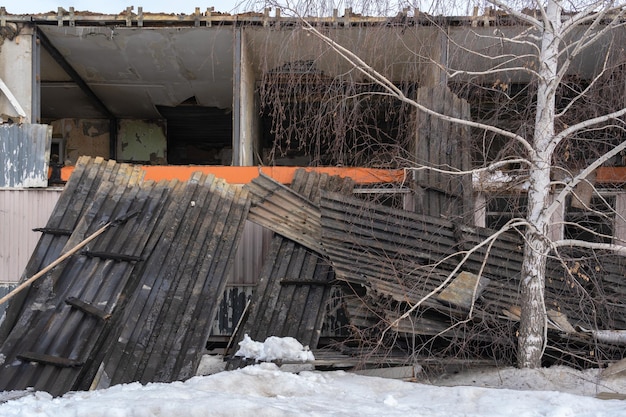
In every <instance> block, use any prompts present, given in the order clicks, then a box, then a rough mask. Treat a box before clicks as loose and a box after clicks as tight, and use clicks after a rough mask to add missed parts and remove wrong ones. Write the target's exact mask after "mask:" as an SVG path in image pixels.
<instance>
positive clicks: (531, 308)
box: [518, 0, 561, 368]
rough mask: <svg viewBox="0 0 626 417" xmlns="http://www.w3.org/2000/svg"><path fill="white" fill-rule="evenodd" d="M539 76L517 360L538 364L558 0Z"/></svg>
mask: <svg viewBox="0 0 626 417" xmlns="http://www.w3.org/2000/svg"><path fill="white" fill-rule="evenodd" d="M543 24H544V26H543V34H542V36H541V39H542V41H541V52H540V56H539V62H540V68H539V71H538V73H539V80H538V86H537V113H536V116H535V134H534V143H533V145H534V146H533V148H534V150H535V152H534V153H533V154H532V155H531V158H530V160H531V167H530V170H529V189H528V214H527V220H528V224H529V226H528V228H527V230H526V240H525V245H524V260H523V263H522V280H521V283H522V284H521V303H522V306H521V307H522V315H521V320H520V334H519V339H518V344H519V346H518V349H519V352H518V366H519V367H520V368H537V367H540V366H541V357H542V356H543V348H544V343H545V329H546V326H545V323H546V308H545V298H544V292H545V275H546V261H547V255H548V251H549V249H550V245H549V241H548V239H547V236H548V225H549V220H550V214H549V213H548V212H547V210H546V208H547V207H549V204H548V197H549V193H550V167H551V163H552V154H553V152H554V147H555V144H554V138H555V134H554V123H555V97H556V89H557V86H558V77H557V71H558V55H559V41H560V33H559V28H560V24H561V8H560V5H559V4H558V0H549V1H548V4H547V7H546V14H545V16H544V18H543Z"/></svg>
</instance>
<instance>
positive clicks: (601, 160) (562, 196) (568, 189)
mask: <svg viewBox="0 0 626 417" xmlns="http://www.w3.org/2000/svg"><path fill="white" fill-rule="evenodd" d="M624 149H626V141H623V142H622V143H620V144H619V145H617V146H616V147H615V148H613V149H611V150H610V151H609V152H607V153H605V154H604V155H602V156H601V157H600V158H598V159H596V160H595V161H594V162H593V163H591V164H590V165H589V166H587V167H586V168H585V169H583V170H582V171H581V172H580V173H579V174H578V175H576V176H575V177H574V178H572V180H571V181H569V182H568V183H567V185H566V186H565V187H564V188H563V190H561V192H560V193H559V195H558V196H557V197H556V198H555V199H554V201H553V202H552V204H550V205H549V206H548V208H547V209H546V215H547V216H548V218H550V217H552V215H553V214H554V212H555V210H556V209H557V208H558V207H559V206H561V205H562V204H564V203H565V198H566V197H567V195H568V194H570V193H571V192H572V191H573V190H574V187H575V186H576V185H577V184H578V183H580V182H581V181H583V180H585V179H586V178H587V177H588V176H589V175H590V174H591V173H592V172H593V171H595V170H596V169H597V168H598V167H599V166H601V165H602V164H604V163H605V162H606V161H608V160H609V159H611V158H612V157H614V156H615V155H617V154H619V153H620V152H621V151H622V150H624Z"/></svg>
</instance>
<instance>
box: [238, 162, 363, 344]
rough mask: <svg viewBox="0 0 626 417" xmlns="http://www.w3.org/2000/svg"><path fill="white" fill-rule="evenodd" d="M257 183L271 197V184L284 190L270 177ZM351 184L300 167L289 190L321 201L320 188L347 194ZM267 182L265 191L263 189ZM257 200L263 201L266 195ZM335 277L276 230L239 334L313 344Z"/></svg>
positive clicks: (312, 254) (314, 256)
mask: <svg viewBox="0 0 626 417" xmlns="http://www.w3.org/2000/svg"><path fill="white" fill-rule="evenodd" d="M253 183H254V185H252V187H253V188H254V189H255V190H256V191H257V193H260V194H264V195H267V196H268V197H267V198H268V199H271V197H269V194H271V193H272V190H275V191H277V192H279V193H283V192H284V189H283V188H282V187H277V186H276V183H275V182H274V183H272V181H269V180H268V179H267V178H264V179H259V181H257V180H254V181H253ZM353 186H354V181H353V180H352V179H350V178H340V177H336V176H329V175H327V174H319V173H314V172H306V171H305V170H304V169H300V170H298V171H296V175H295V177H294V181H293V183H292V184H291V190H293V192H294V193H296V194H297V195H299V196H301V198H302V199H305V200H307V201H310V203H311V204H312V206H317V204H319V196H320V192H321V190H329V191H342V192H343V193H344V194H348V193H350V192H351V190H352V188H353ZM263 188H264V189H265V192H263V191H261V189H263ZM289 195H291V193H289ZM257 201H258V202H259V203H260V204H265V202H266V201H267V199H266V200H265V201H260V200H257ZM282 209H283V210H284V211H286V212H289V213H295V212H297V210H296V208H295V207H292V206H290V205H285V206H283V207H282ZM251 210H252V211H253V210H255V208H252V209H251ZM318 210H319V209H318ZM332 281H333V272H332V269H331V267H330V264H329V263H328V261H327V260H326V259H325V258H324V257H323V255H320V254H318V253H316V252H314V251H312V250H311V249H308V248H306V247H304V246H302V245H300V244H298V243H295V242H294V241H292V240H290V239H287V238H285V237H283V236H280V235H276V236H274V238H273V240H272V245H271V248H270V252H269V253H268V255H267V257H266V258H265V261H264V264H263V269H262V271H261V276H260V278H259V282H258V284H257V288H256V290H255V292H254V295H253V297H252V300H251V304H250V307H249V312H248V317H247V320H246V321H245V323H244V325H243V326H242V327H241V331H240V332H239V334H238V335H236V339H237V340H242V339H243V335H244V334H248V335H249V336H250V337H251V338H252V339H254V340H260V341H263V340H265V339H266V338H267V337H270V336H279V337H286V336H290V337H294V338H296V339H297V340H298V341H300V342H301V343H303V344H304V345H308V346H310V347H311V348H314V347H316V346H317V342H318V340H319V337H320V334H321V328H322V322H323V320H324V316H325V314H326V304H327V301H328V297H329V295H330V285H331V282H332Z"/></svg>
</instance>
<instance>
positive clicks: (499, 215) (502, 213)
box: [485, 194, 528, 230]
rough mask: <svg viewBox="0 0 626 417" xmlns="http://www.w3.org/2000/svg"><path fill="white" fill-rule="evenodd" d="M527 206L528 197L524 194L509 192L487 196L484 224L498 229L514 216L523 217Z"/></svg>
mask: <svg viewBox="0 0 626 417" xmlns="http://www.w3.org/2000/svg"><path fill="white" fill-rule="evenodd" d="M527 208H528V198H527V197H526V195H525V194H511V195H501V196H493V197H489V200H488V201H487V213H486V218H485V225H486V226H487V227H488V228H490V229H494V230H499V229H500V228H502V226H504V225H505V224H506V223H507V222H509V221H510V220H511V219H514V218H524V217H525V216H526V211H527Z"/></svg>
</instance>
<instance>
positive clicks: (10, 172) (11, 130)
mask: <svg viewBox="0 0 626 417" xmlns="http://www.w3.org/2000/svg"><path fill="white" fill-rule="evenodd" d="M51 138H52V127H51V126H48V125H38V124H22V125H17V124H1V125H0V188H4V187H9V188H14V187H46V186H47V185H48V160H49V159H50V143H51Z"/></svg>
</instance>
